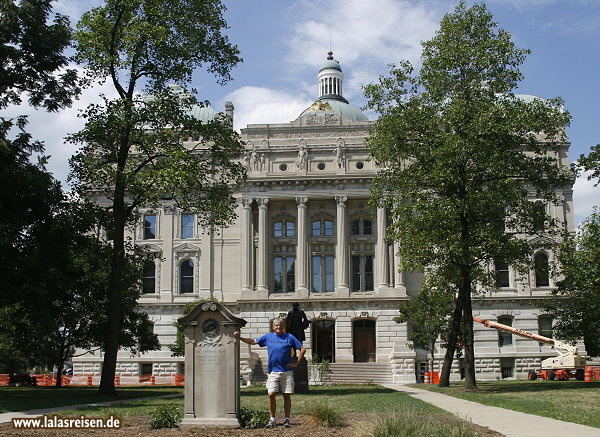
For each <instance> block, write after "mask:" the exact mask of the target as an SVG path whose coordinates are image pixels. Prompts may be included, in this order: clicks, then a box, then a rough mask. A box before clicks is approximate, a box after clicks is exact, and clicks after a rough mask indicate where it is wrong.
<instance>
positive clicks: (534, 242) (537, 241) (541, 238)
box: [527, 235, 556, 247]
mask: <svg viewBox="0 0 600 437" xmlns="http://www.w3.org/2000/svg"><path fill="white" fill-rule="evenodd" d="M527 242H528V243H529V245H530V246H531V247H552V246H554V245H555V244H556V241H555V240H554V239H553V238H552V237H550V236H548V235H538V236H535V237H533V238H531V239H530V240H528V241H527Z"/></svg>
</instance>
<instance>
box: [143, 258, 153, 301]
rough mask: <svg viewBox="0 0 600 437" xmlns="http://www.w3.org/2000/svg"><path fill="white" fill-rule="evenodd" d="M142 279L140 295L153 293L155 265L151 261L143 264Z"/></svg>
mask: <svg viewBox="0 0 600 437" xmlns="http://www.w3.org/2000/svg"><path fill="white" fill-rule="evenodd" d="M143 272H144V273H143V275H144V276H143V278H142V293H143V294H148V293H155V292H156V264H154V261H153V260H148V261H146V262H144V267H143Z"/></svg>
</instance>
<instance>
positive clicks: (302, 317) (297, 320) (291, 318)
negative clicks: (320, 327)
mask: <svg viewBox="0 0 600 437" xmlns="http://www.w3.org/2000/svg"><path fill="white" fill-rule="evenodd" d="M285 325H286V327H287V332H288V333H289V334H292V335H293V336H294V337H296V338H297V339H298V340H300V341H305V340H306V336H305V335H304V330H305V329H306V328H308V327H309V325H310V320H308V318H307V317H306V314H304V311H302V310H301V309H300V304H299V303H298V302H295V303H294V304H292V310H291V311H290V312H288V314H287V317H286V318H285Z"/></svg>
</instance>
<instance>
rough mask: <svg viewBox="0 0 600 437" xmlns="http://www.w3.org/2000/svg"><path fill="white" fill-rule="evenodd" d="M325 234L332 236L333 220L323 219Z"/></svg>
mask: <svg viewBox="0 0 600 437" xmlns="http://www.w3.org/2000/svg"><path fill="white" fill-rule="evenodd" d="M325 236H326V237H331V236H333V222H332V221H330V220H325Z"/></svg>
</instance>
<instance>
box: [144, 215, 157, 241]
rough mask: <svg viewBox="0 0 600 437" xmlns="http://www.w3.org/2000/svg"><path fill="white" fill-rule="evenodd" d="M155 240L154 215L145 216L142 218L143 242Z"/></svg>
mask: <svg viewBox="0 0 600 437" xmlns="http://www.w3.org/2000/svg"><path fill="white" fill-rule="evenodd" d="M154 238H156V215H154V214H147V215H145V216H144V240H152V239H154Z"/></svg>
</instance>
